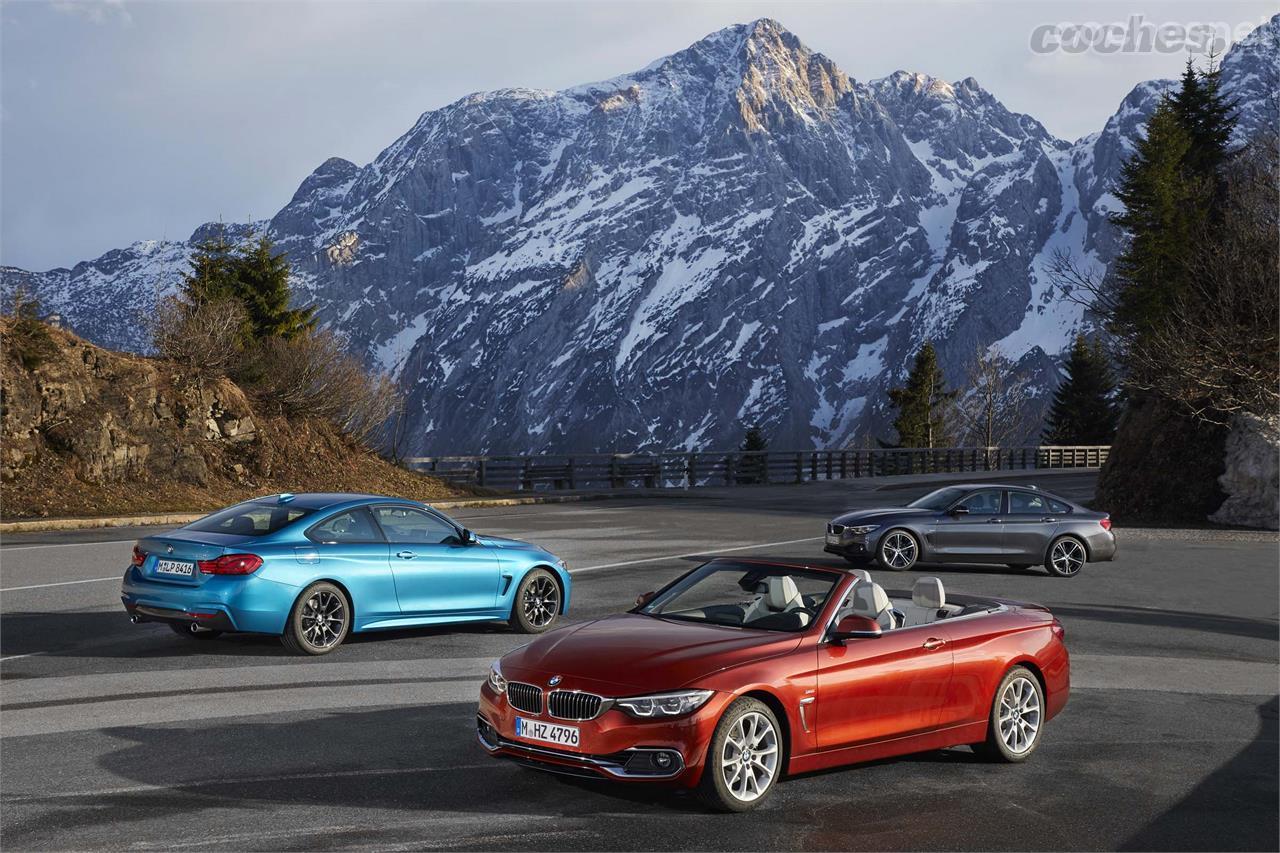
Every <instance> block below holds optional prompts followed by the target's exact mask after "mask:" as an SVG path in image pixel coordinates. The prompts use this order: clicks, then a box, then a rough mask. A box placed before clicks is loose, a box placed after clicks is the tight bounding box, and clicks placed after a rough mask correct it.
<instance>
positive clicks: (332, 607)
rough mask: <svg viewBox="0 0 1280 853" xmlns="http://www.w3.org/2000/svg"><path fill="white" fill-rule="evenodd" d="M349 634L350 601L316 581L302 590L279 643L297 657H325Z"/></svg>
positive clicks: (332, 588) (341, 593) (335, 588)
mask: <svg viewBox="0 0 1280 853" xmlns="http://www.w3.org/2000/svg"><path fill="white" fill-rule="evenodd" d="M350 631H351V602H349V601H347V596H346V593H344V592H343V591H342V590H341V589H339V588H338V587H337V586H335V585H333V584H331V583H328V582H327V581H320V582H319V583H313V584H312V585H311V586H309V587H307V588H306V589H305V590H303V591H302V595H300V596H298V600H297V601H296V602H294V604H293V610H291V611H290V612H289V621H288V623H287V624H286V625H285V626H284V634H283V635H282V636H281V637H280V641H281V642H283V643H284V647H285V648H286V649H288V650H289V651H291V652H295V653H296V654H300V655H327V654H328V653H329V652H331V651H333V650H334V649H336V648H337V647H338V646H340V645H342V641H343V640H345V639H346V638H347V634H348V633H350Z"/></svg>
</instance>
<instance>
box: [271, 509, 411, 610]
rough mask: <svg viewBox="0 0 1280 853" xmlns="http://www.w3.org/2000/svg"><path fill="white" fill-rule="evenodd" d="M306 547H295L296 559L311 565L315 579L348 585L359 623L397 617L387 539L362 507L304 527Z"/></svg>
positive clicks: (398, 605) (397, 601)
mask: <svg viewBox="0 0 1280 853" xmlns="http://www.w3.org/2000/svg"><path fill="white" fill-rule="evenodd" d="M307 539H309V540H311V544H308V545H296V546H294V549H293V555H294V559H295V560H297V562H298V563H300V564H302V565H304V566H314V567H315V568H314V576H315V577H326V578H330V579H332V580H335V581H337V582H339V583H340V584H342V585H343V586H344V587H346V590H347V592H348V593H350V595H351V598H352V607H353V608H354V609H355V613H356V619H357V620H358V622H359V623H360V624H363V623H365V622H368V621H373V620H376V619H378V618H385V617H388V616H396V615H398V614H399V612H400V602H399V600H398V599H397V598H396V586H395V581H394V580H393V579H392V577H391V570H390V567H389V565H388V563H387V554H388V550H389V549H388V546H387V541H386V540H385V539H383V538H382V531H381V530H379V529H378V525H377V524H375V523H374V521H373V515H372V514H371V513H370V512H369V510H368V509H366V508H365V507H357V508H355V509H349V510H345V511H343V512H339V513H336V514H334V515H331V516H329V517H328V518H325V519H322V520H321V521H319V522H317V523H316V524H313V525H311V526H310V527H308V528H307Z"/></svg>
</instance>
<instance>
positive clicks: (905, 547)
mask: <svg viewBox="0 0 1280 853" xmlns="http://www.w3.org/2000/svg"><path fill="white" fill-rule="evenodd" d="M919 559H920V540H918V539H916V537H915V536H913V535H912V534H911V533H909V532H908V531H906V530H901V529H898V530H890V531H889V532H888V533H886V534H885V535H884V536H883V537H881V539H880V547H879V548H877V549H876V562H877V563H879V564H880V565H881V566H882V567H883V568H886V569H889V570H890V571H894V572H905V571H906V570H907V569H910V568H911V567H912V566H914V565H915V564H916V561H917V560H919Z"/></svg>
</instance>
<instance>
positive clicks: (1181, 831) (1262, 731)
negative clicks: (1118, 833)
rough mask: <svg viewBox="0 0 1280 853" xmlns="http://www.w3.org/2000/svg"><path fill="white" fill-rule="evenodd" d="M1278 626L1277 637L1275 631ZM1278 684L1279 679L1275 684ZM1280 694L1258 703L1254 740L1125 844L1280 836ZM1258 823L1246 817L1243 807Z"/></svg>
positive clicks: (1202, 846) (1142, 846) (1258, 845)
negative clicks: (1279, 801)
mask: <svg viewBox="0 0 1280 853" xmlns="http://www.w3.org/2000/svg"><path fill="white" fill-rule="evenodd" d="M1274 636H1275V635H1274V632H1273V633H1272V637H1274ZM1272 686H1274V685H1272ZM1278 716H1280V697H1272V698H1271V699H1269V700H1267V701H1266V702H1264V703H1262V704H1261V705H1259V706H1258V732H1257V735H1256V736H1255V737H1254V739H1253V740H1252V741H1250V742H1249V745H1248V746H1246V747H1245V748H1244V749H1242V750H1240V752H1238V753H1236V755H1235V757H1234V758H1232V759H1231V760H1230V761H1228V762H1227V763H1226V764H1224V765H1223V766H1221V767H1219V768H1218V769H1217V770H1215V771H1214V772H1213V773H1212V774H1210V775H1209V776H1208V777H1207V778H1206V779H1205V780H1204V781H1203V782H1201V783H1200V784H1199V785H1197V786H1196V787H1195V788H1193V789H1192V791H1191V793H1190V794H1188V795H1187V796H1186V797H1184V798H1183V799H1182V800H1180V801H1178V803H1177V804H1176V805H1174V806H1173V807H1172V808H1170V809H1168V810H1167V811H1165V812H1164V813H1163V814H1161V815H1160V816H1159V817H1157V818H1156V819H1155V820H1153V821H1151V822H1150V823H1148V824H1147V825H1146V826H1145V827H1143V828H1142V829H1141V830H1139V831H1138V832H1137V833H1135V834H1134V835H1132V836H1130V837H1129V838H1128V839H1127V840H1126V841H1125V842H1124V843H1123V844H1121V845H1120V847H1119V849H1120V850H1264V849H1267V848H1268V847H1270V848H1271V849H1275V848H1274V847H1273V846H1272V845H1274V844H1275V842H1276V836H1277V833H1278V832H1280V820H1278V819H1277V812H1276V797H1277V791H1278V788H1280V786H1278V785H1277V771H1276V743H1277V740H1278V739H1280V723H1278V722H1277V717H1278ZM1242 812H1243V813H1246V814H1250V815H1253V816H1256V818H1257V823H1254V822H1253V821H1252V820H1250V821H1247V822H1246V821H1240V820H1239V819H1238V816H1239V815H1240V814H1241V813H1242Z"/></svg>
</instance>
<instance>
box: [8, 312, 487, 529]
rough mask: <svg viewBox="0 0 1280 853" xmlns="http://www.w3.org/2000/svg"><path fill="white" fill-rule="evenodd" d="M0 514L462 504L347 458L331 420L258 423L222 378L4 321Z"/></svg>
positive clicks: (390, 468) (456, 492)
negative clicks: (318, 503)
mask: <svg viewBox="0 0 1280 853" xmlns="http://www.w3.org/2000/svg"><path fill="white" fill-rule="evenodd" d="M0 337H2V338H3V344H4V345H3V355H2V357H0V444H2V447H0V516H2V517H3V518H5V519H20V518H41V517H58V516H101V515H129V514H140V513H151V512H191V511H201V510H209V509H215V508H217V507H220V506H225V505H227V504H229V503H233V502H235V501H237V500H242V499H244V498H248V497H253V496H256V495H262V494H272V493H276V492H313V491H333V492H371V493H375V494H386V495H396V496H400V497H406V498H413V499H416V500H440V499H444V498H450V497H458V496H466V495H467V494H469V493H467V492H465V491H463V490H460V489H458V488H455V487H453V486H450V485H448V484H446V483H443V482H441V481H439V480H436V479H434V478H431V477H425V476H422V475H420V474H415V473H412V472H410V471H406V470H404V469H402V468H398V467H396V466H394V465H392V464H390V463H388V462H386V461H385V460H383V459H381V458H379V457H378V456H377V455H375V454H373V453H371V452H369V451H368V450H366V449H364V448H362V447H359V446H357V445H356V444H354V443H353V442H351V441H350V440H349V439H347V438H346V437H345V436H343V435H342V434H341V433H339V431H338V430H336V429H335V428H334V427H333V426H332V425H331V424H330V423H329V422H327V421H324V420H319V419H313V418H285V417H280V416H268V415H264V414H262V413H260V412H259V411H258V410H257V409H258V408H259V407H255V405H254V404H253V401H252V400H251V399H250V398H249V397H248V396H247V395H246V394H245V393H244V391H242V390H241V389H240V388H239V387H238V386H236V385H235V383H233V382H231V381H230V380H227V379H220V380H217V381H213V382H207V383H204V384H203V385H194V384H192V383H189V382H185V381H183V379H182V377H181V376H180V375H179V372H178V370H177V368H176V367H175V366H174V365H173V364H170V363H167V362H164V361H161V360H158V359H152V358H145V357H141V356H137V355H130V354H126V353H119V352H112V351H110V350H104V349H101V348H99V347H96V346H93V345H92V344H90V343H88V342H86V341H84V340H82V339H80V338H78V337H76V336H75V335H73V334H71V333H69V332H66V331H64V330H61V329H55V328H50V327H48V326H45V325H43V324H38V323H35V322H34V321H29V320H28V321H15V320H14V319H12V318H9V317H0Z"/></svg>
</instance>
